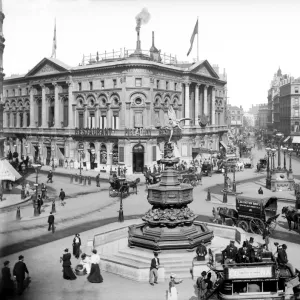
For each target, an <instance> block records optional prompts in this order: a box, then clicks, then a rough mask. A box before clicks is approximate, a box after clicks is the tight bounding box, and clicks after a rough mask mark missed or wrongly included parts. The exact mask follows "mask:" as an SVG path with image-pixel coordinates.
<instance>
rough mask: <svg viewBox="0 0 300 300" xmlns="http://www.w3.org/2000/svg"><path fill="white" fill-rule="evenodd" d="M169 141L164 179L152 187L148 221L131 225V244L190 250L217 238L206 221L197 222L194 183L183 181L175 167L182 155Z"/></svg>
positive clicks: (134, 245) (163, 162) (151, 247)
mask: <svg viewBox="0 0 300 300" xmlns="http://www.w3.org/2000/svg"><path fill="white" fill-rule="evenodd" d="M169 145H170V146H169V150H168V151H167V152H168V153H167V155H166V156H165V158H163V159H162V160H161V163H162V164H164V165H165V168H164V171H163V172H162V176H161V181H160V182H159V183H158V184H155V185H152V186H149V187H148V202H149V203H150V204H151V205H152V208H151V209H150V210H149V211H148V212H147V213H146V214H145V215H144V216H143V217H142V219H143V221H145V223H144V224H142V225H139V226H135V225H133V226H130V227H129V238H128V245H129V247H136V246H137V247H142V248H148V249H153V250H171V249H186V250H190V249H194V248H195V247H197V246H198V245H199V244H200V242H204V243H208V242H210V241H211V240H212V238H213V232H212V231H210V230H208V228H207V227H206V225H204V224H199V223H197V224H196V223H195V222H194V221H195V219H196V218H197V216H196V215H195V214H194V213H193V212H192V211H191V210H190V209H189V208H188V206H187V205H188V204H189V203H191V202H192V201H193V187H192V185H190V184H184V183H180V182H179V180H178V171H177V170H175V167H174V165H175V164H177V163H178V162H179V158H175V157H174V154H173V147H172V145H171V144H169Z"/></svg>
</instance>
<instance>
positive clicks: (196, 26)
mask: <svg viewBox="0 0 300 300" xmlns="http://www.w3.org/2000/svg"><path fill="white" fill-rule="evenodd" d="M196 34H198V20H197V22H196V25H195V28H194V31H193V34H192V37H191V46H190V49H189V52H188V53H187V56H189V54H190V52H191V51H192V48H193V43H194V38H195V35H196Z"/></svg>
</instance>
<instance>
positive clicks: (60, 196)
mask: <svg viewBox="0 0 300 300" xmlns="http://www.w3.org/2000/svg"><path fill="white" fill-rule="evenodd" d="M65 197H66V194H65V192H64V190H63V189H60V193H59V198H60V200H61V202H60V204H61V206H64V205H65V202H64V199H65Z"/></svg>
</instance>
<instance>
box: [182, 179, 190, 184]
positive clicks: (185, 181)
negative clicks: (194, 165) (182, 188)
mask: <svg viewBox="0 0 300 300" xmlns="http://www.w3.org/2000/svg"><path fill="white" fill-rule="evenodd" d="M182 183H189V184H191V182H190V180H189V179H188V178H184V179H183V180H182Z"/></svg>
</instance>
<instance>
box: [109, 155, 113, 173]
mask: <svg viewBox="0 0 300 300" xmlns="http://www.w3.org/2000/svg"><path fill="white" fill-rule="evenodd" d="M109 156H110V160H111V164H110V175H111V174H112V165H113V153H112V152H110V153H109Z"/></svg>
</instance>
